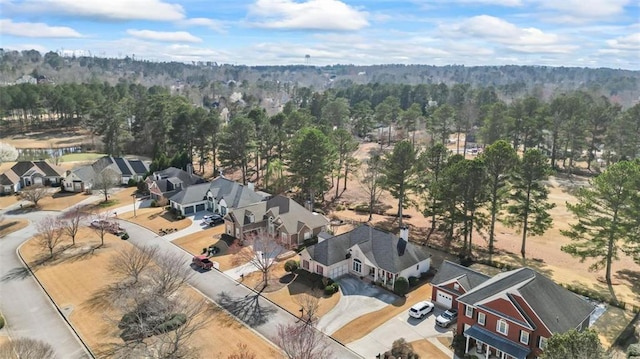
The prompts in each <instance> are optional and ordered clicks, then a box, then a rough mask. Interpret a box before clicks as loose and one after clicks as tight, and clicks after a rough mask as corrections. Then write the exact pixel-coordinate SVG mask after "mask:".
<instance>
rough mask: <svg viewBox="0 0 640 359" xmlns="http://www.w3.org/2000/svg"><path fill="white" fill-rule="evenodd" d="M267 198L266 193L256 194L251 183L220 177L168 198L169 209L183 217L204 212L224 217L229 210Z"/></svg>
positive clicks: (182, 190) (192, 186)
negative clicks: (174, 210) (241, 182)
mask: <svg viewBox="0 0 640 359" xmlns="http://www.w3.org/2000/svg"><path fill="white" fill-rule="evenodd" d="M268 198H269V195H268V194H267V193H264V192H256V191H255V188H254V187H253V184H251V183H250V184H249V185H248V186H245V185H243V184H240V183H238V182H235V181H232V180H230V179H228V178H225V177H223V176H220V177H217V178H216V179H214V180H213V181H211V182H205V183H199V184H194V185H191V186H189V187H186V188H183V189H181V190H180V191H178V192H177V193H176V194H174V195H173V196H171V197H170V198H169V203H170V205H171V208H174V209H176V210H177V211H179V212H180V213H182V215H183V216H188V215H191V214H195V213H197V212H201V211H205V210H206V211H210V212H213V213H217V214H219V215H221V216H223V217H224V216H225V215H226V214H227V213H228V212H229V210H231V209H234V208H240V207H245V206H248V205H250V204H254V203H257V202H260V201H263V200H265V199H268Z"/></svg>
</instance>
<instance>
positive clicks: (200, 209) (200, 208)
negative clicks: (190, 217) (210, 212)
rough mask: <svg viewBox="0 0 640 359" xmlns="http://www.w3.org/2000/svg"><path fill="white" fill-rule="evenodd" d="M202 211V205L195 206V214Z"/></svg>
mask: <svg viewBox="0 0 640 359" xmlns="http://www.w3.org/2000/svg"><path fill="white" fill-rule="evenodd" d="M200 211H204V203H202V204H196V212H200Z"/></svg>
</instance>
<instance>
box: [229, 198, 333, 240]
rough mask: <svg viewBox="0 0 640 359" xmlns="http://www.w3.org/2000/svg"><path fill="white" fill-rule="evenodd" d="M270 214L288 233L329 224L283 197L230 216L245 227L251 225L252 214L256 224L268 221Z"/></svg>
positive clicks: (324, 219)
mask: <svg viewBox="0 0 640 359" xmlns="http://www.w3.org/2000/svg"><path fill="white" fill-rule="evenodd" d="M268 213H272V214H273V216H274V218H276V224H277V225H278V227H279V228H284V230H285V232H286V233H298V232H299V231H300V230H301V229H302V226H304V225H306V226H308V227H309V228H311V229H316V228H321V227H323V226H326V225H328V224H329V221H328V220H327V219H326V218H325V217H324V216H322V215H320V214H317V213H312V212H310V211H309V210H307V209H306V208H304V207H303V206H302V205H300V204H298V203H297V202H296V201H294V200H292V199H291V198H288V197H285V196H282V195H279V196H275V197H273V198H271V199H269V200H267V201H262V202H258V203H255V204H252V205H249V206H245V207H240V208H237V209H234V210H233V211H231V212H230V213H229V216H232V217H233V218H235V220H236V221H238V222H239V223H241V224H242V225H245V224H249V223H250V221H249V215H250V214H253V216H254V218H255V221H256V222H260V221H263V220H266V217H267V214H268Z"/></svg>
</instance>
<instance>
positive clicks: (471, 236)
mask: <svg viewBox="0 0 640 359" xmlns="http://www.w3.org/2000/svg"><path fill="white" fill-rule="evenodd" d="M475 216H476V211H475V210H473V211H471V219H470V221H469V252H468V253H467V255H468V256H469V258H471V254H472V253H471V252H472V251H473V222H475V221H474V218H475Z"/></svg>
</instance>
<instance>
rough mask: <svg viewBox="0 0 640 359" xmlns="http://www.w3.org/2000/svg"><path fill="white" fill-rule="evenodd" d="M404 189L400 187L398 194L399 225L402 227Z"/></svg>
mask: <svg viewBox="0 0 640 359" xmlns="http://www.w3.org/2000/svg"><path fill="white" fill-rule="evenodd" d="M403 197H404V189H400V195H399V196H398V220H399V226H400V227H402V200H403V199H404V198H403Z"/></svg>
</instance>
